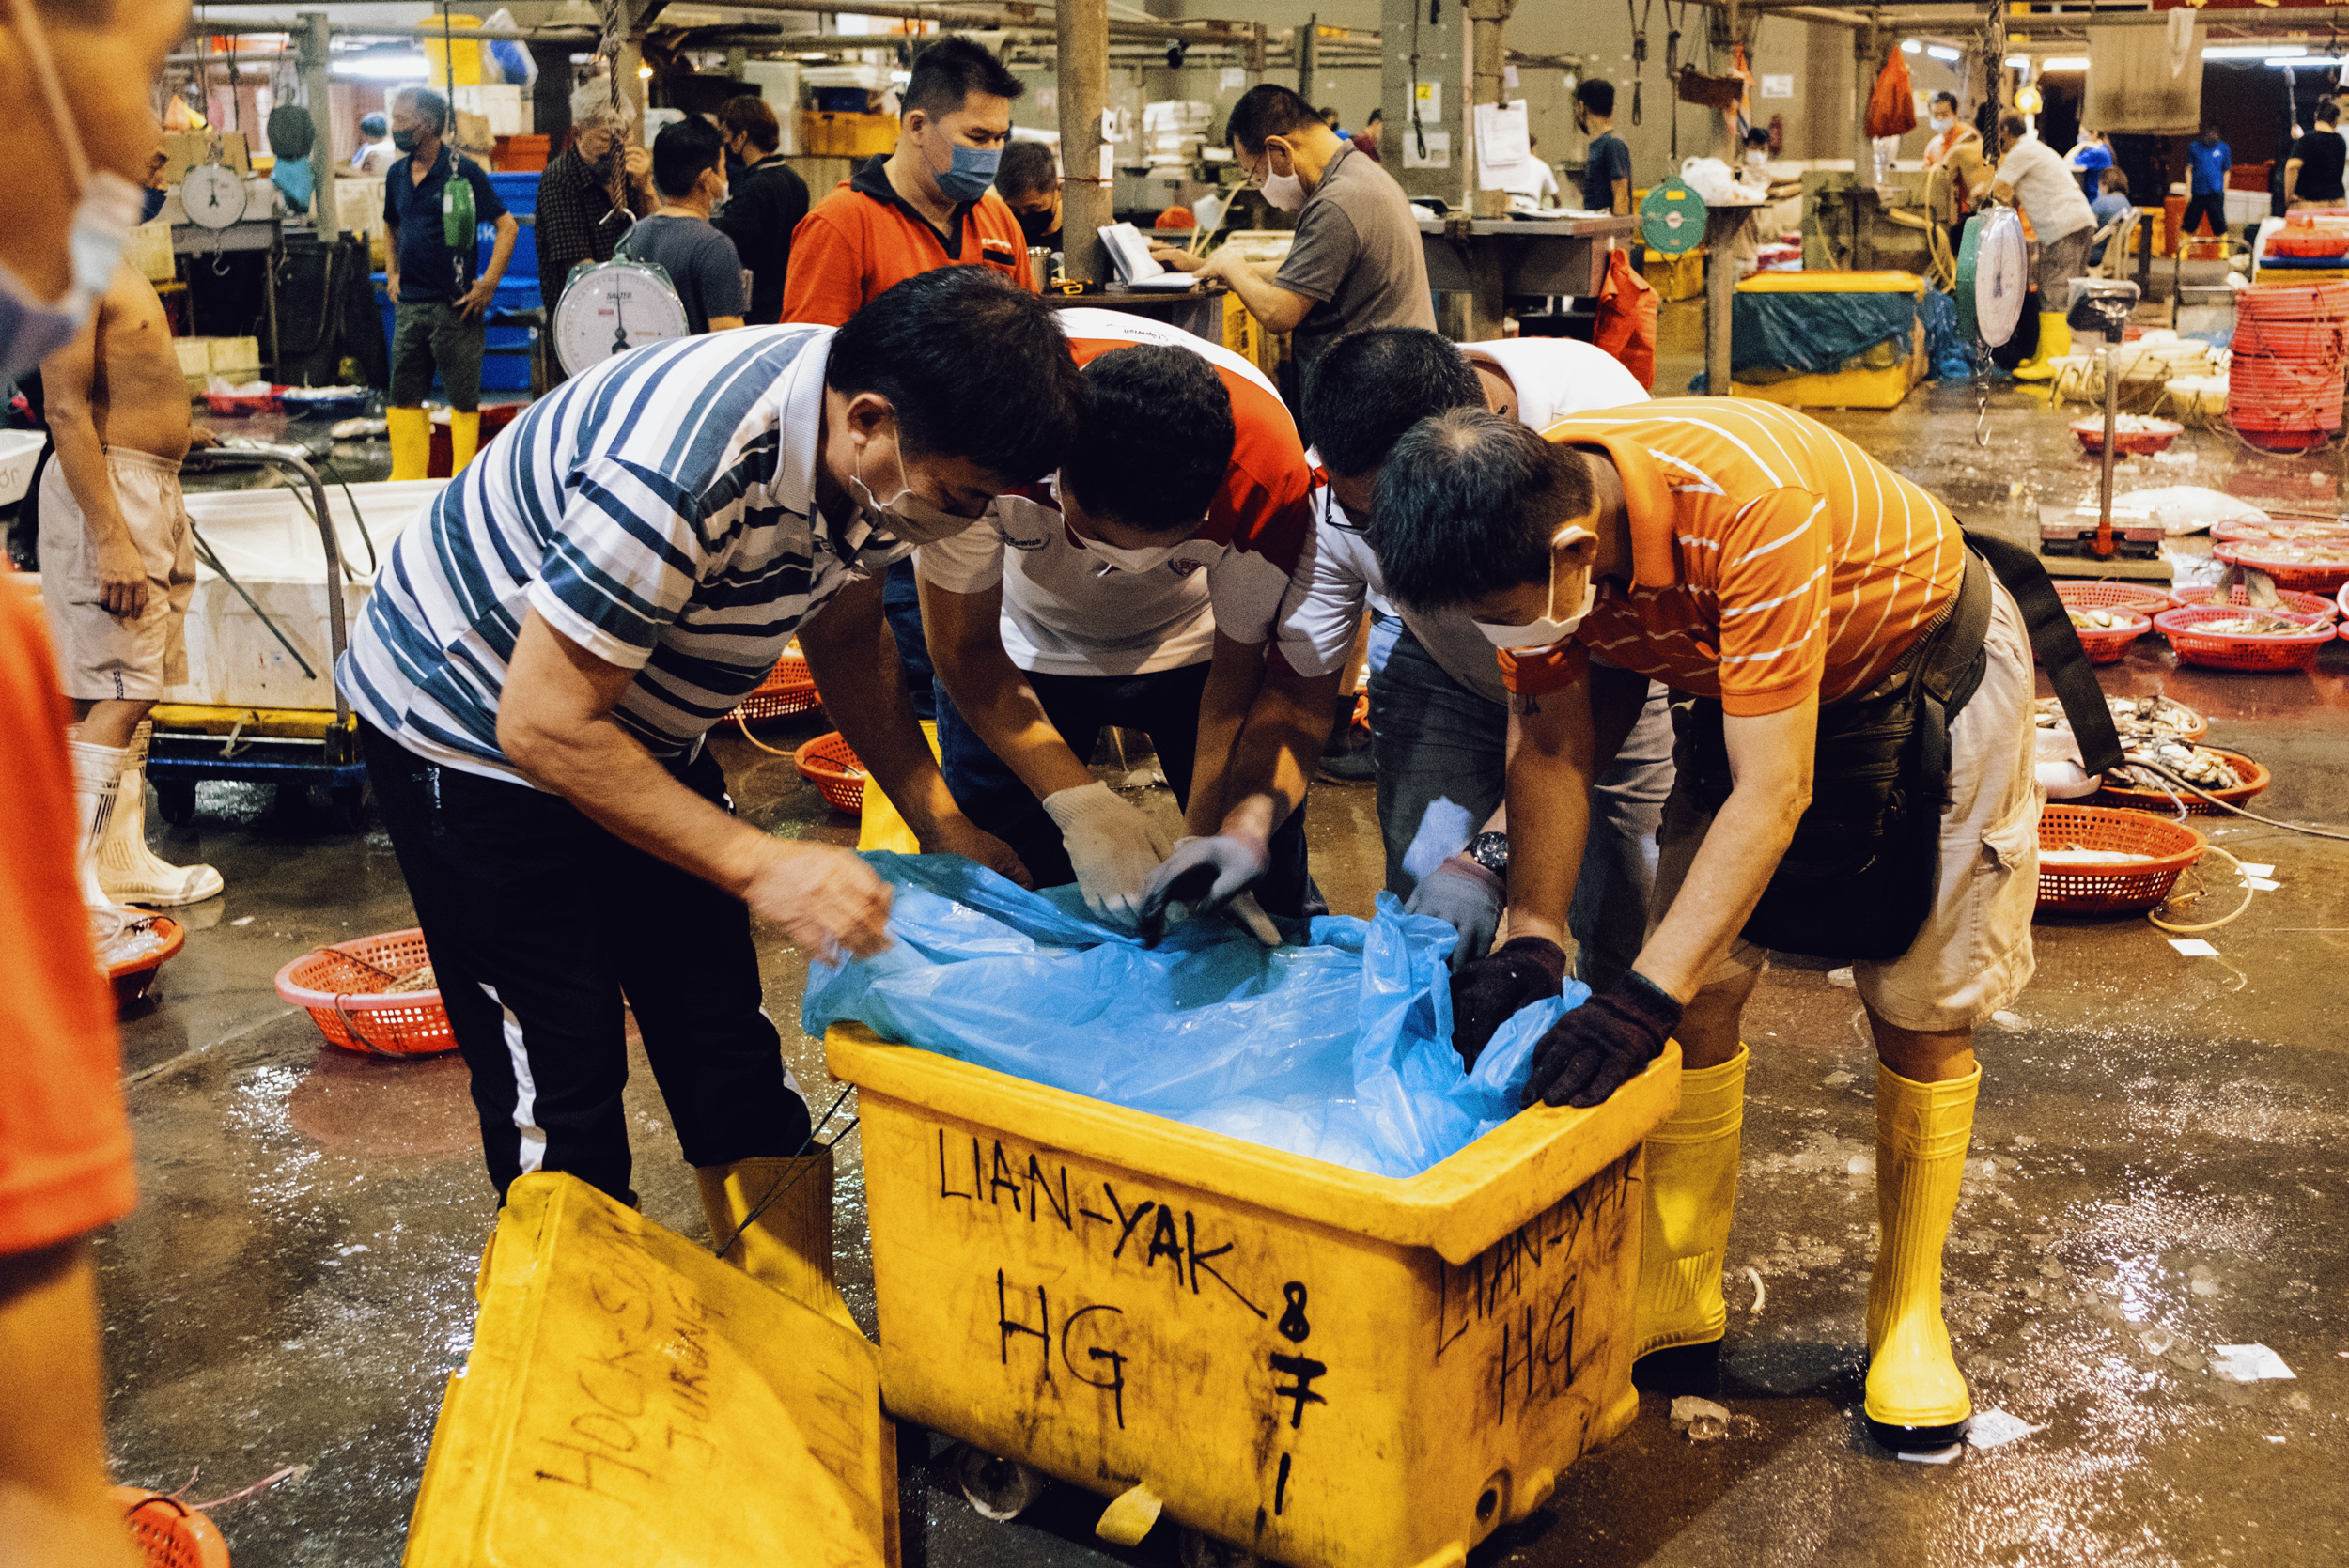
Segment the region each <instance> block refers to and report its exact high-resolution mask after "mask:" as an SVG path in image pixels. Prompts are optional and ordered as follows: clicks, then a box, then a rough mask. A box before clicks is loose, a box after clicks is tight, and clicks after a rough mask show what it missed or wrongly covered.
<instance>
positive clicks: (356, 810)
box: [326, 782, 375, 833]
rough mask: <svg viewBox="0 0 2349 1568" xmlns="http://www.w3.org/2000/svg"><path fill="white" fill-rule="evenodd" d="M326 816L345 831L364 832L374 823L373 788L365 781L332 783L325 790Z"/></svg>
mask: <svg viewBox="0 0 2349 1568" xmlns="http://www.w3.org/2000/svg"><path fill="white" fill-rule="evenodd" d="M326 809H327V815H328V817H329V818H330V819H331V820H332V821H333V822H334V826H335V827H337V828H339V829H341V830H342V831H344V832H346V833H364V832H366V831H367V830H368V829H369V828H371V827H373V826H374V825H375V789H374V786H372V785H371V784H366V783H364V782H363V783H360V784H334V785H332V786H330V787H329V788H328V790H327V792H326Z"/></svg>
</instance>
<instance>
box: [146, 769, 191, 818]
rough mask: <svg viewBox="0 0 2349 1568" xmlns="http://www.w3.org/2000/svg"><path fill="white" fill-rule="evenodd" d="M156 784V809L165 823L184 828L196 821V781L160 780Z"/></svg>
mask: <svg viewBox="0 0 2349 1568" xmlns="http://www.w3.org/2000/svg"><path fill="white" fill-rule="evenodd" d="M154 784H155V809H156V810H157V811H158V812H160V813H162V814H163V820H164V821H165V822H168V823H170V824H171V825H172V826H173V827H175V828H184V827H186V826H187V825H188V824H189V823H191V822H193V821H194V820H195V781H194V780H193V779H158V780H156V781H154Z"/></svg>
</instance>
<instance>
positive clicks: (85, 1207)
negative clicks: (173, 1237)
mask: <svg viewBox="0 0 2349 1568" xmlns="http://www.w3.org/2000/svg"><path fill="white" fill-rule="evenodd" d="M15 576H16V573H15V571H14V570H13V569H11V568H10V567H8V565H7V564H6V563H4V562H0V736H6V737H7V746H8V765H7V766H6V767H0V954H5V955H7V959H6V962H7V964H8V978H7V980H6V981H5V982H4V983H0V1254H5V1253H15V1252H30V1251H33V1250H37V1249H39V1248H43V1247H49V1246H54V1244H56V1243H57V1242H60V1241H65V1240H68V1239H70V1238H71V1237H73V1236H77V1235H80V1234H83V1233H85V1232H86V1231H93V1230H96V1229H97V1228H98V1227H99V1226H101V1225H103V1224H105V1223H107V1222H108V1221H109V1220H113V1219H120V1218H121V1217H122V1216H123V1215H125V1214H128V1213H129V1212H130V1211H131V1206H132V1202H133V1198H134V1193H133V1190H132V1180H131V1127H130V1122H129V1118H128V1117H127V1116H126V1114H125V1113H124V1110H123V1105H122V1089H121V1083H120V1079H121V1074H122V1058H121V1051H120V1048H118V1047H117V1044H116V1042H115V1016H114V999H113V998H112V997H111V996H109V995H108V994H107V990H106V982H105V981H104V980H103V979H101V977H100V976H99V973H98V961H97V958H96V955H94V954H93V953H92V952H91V950H90V939H89V922H88V920H87V919H86V918H85V916H84V915H83V912H82V895H81V892H80V889H79V888H78V887H77V886H76V885H75V881H74V870H73V858H74V852H75V849H76V847H77V844H78V840H79V837H80V835H79V833H78V832H77V831H76V829H75V818H74V814H73V779H72V774H71V773H70V771H69V769H68V768H67V765H66V755H65V728H66V725H67V724H68V723H70V722H71V721H72V712H71V710H70V708H69V707H68V706H67V705H66V702H65V699H64V698H63V697H61V696H60V695H58V692H59V691H60V690H61V688H60V687H59V685H58V681H57V665H56V660H54V658H52V657H51V655H50V651H49V638H48V635H47V633H46V632H45V631H44V630H43V629H42V627H41V621H40V613H39V611H38V610H36V609H35V608H34V607H33V601H32V598H31V596H30V595H29V594H27V593H26V592H25V591H24V585H23V583H22V582H15V581H13V579H14V578H15Z"/></svg>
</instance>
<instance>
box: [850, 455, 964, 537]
mask: <svg viewBox="0 0 2349 1568" xmlns="http://www.w3.org/2000/svg"><path fill="white" fill-rule="evenodd" d="M849 477H850V480H851V482H853V483H854V484H855V486H856V488H857V489H859V490H860V491H862V492H863V496H864V500H863V511H864V520H865V523H866V524H867V526H869V527H870V528H871V529H872V530H873V532H874V533H876V534H886V535H888V536H890V537H891V538H893V539H896V540H898V541H899V542H901V543H904V544H910V545H916V546H919V545H934V544H938V543H940V542H941V541H942V540H946V539H951V538H953V537H954V536H957V534H960V533H962V532H963V531H964V530H966V529H968V528H969V527H970V526H971V525H972V523H973V522H975V521H977V519H975V518H962V517H957V516H955V514H954V513H952V512H949V511H947V510H945V509H944V508H943V507H941V506H940V505H938V504H937V503H936V502H933V501H926V500H925V499H923V498H922V497H921V496H918V495H916V494H914V493H913V486H912V484H911V483H910V482H909V481H908V480H907V478H906V455H905V453H904V452H903V451H902V450H900V451H899V452H898V454H897V486H898V489H897V493H896V494H895V495H893V496H891V497H890V498H889V499H888V500H886V501H883V500H881V499H880V498H879V497H878V496H876V495H875V494H874V493H873V491H872V488H871V487H870V486H868V485H867V484H865V482H864V453H863V449H862V448H860V449H859V450H858V452H857V455H856V470H855V472H854V473H853V474H851V475H850V476H849Z"/></svg>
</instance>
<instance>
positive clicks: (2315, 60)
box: [2267, 54, 2349, 67]
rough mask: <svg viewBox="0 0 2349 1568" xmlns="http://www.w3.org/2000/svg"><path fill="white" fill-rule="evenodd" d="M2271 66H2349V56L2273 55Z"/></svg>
mask: <svg viewBox="0 0 2349 1568" xmlns="http://www.w3.org/2000/svg"><path fill="white" fill-rule="evenodd" d="M2267 63H2268V64H2269V65H2271V66H2295V67H2296V66H2311V67H2313V66H2339V65H2349V54H2271V55H2269V56H2268V57H2267Z"/></svg>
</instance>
